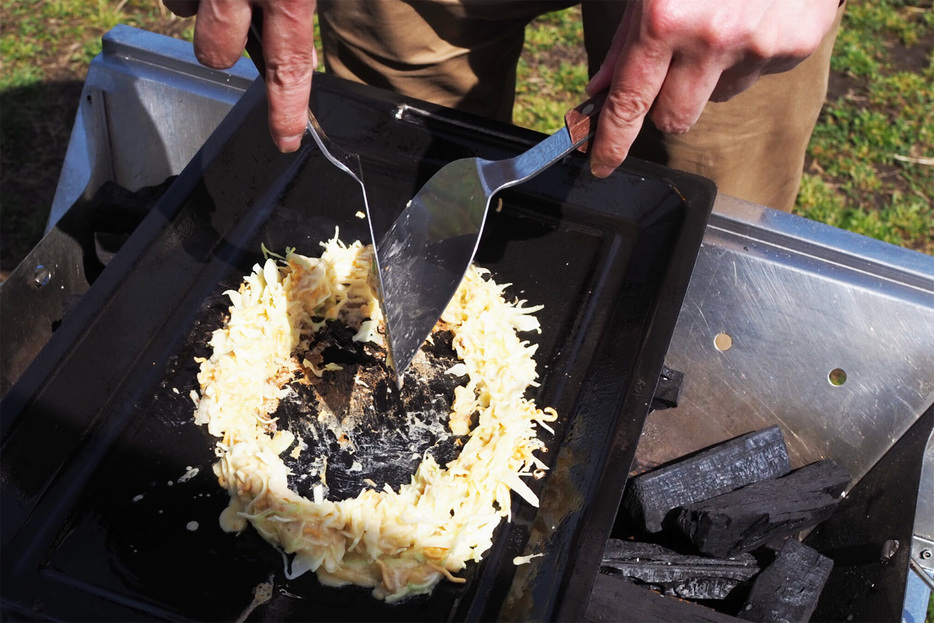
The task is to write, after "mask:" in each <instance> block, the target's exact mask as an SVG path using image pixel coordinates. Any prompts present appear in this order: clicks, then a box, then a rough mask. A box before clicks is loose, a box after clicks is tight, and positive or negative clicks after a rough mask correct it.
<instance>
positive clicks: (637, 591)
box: [584, 573, 740, 623]
mask: <svg viewBox="0 0 934 623" xmlns="http://www.w3.org/2000/svg"><path fill="white" fill-rule="evenodd" d="M584 621H586V622H587V623H620V622H621V621H638V622H639V623H667V622H669V621H670V622H672V623H731V622H732V623H737V622H738V621H740V619H737V618H734V617H731V616H730V615H728V614H722V613H720V612H717V611H716V610H711V609H710V608H707V607H705V606H701V605H698V604H695V603H692V602H690V601H682V600H681V599H677V598H675V597H666V596H665V595H659V594H658V593H653V592H652V591H650V590H648V589H647V588H642V587H641V586H636V585H635V584H632V583H631V582H629V581H627V580H624V579H623V578H615V577H613V576H609V575H606V574H603V573H598V574H597V579H596V581H595V582H594V587H593V591H592V592H591V594H590V601H589V602H588V604H587V610H586V612H585V613H584Z"/></svg>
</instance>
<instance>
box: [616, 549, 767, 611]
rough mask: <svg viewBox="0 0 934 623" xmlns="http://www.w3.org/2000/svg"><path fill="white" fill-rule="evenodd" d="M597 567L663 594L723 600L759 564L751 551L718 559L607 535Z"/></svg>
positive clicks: (756, 568) (757, 571) (747, 577)
mask: <svg viewBox="0 0 934 623" xmlns="http://www.w3.org/2000/svg"><path fill="white" fill-rule="evenodd" d="M600 571H601V572H602V573H607V574H610V575H615V576H619V577H624V578H628V579H630V580H632V581H633V582H635V583H637V584H640V585H644V586H646V587H648V588H651V589H652V590H655V591H658V592H660V593H662V594H664V595H671V596H673V597H680V598H682V599H704V600H722V599H726V598H727V597H728V596H729V594H730V593H731V592H732V591H733V590H734V589H735V588H736V587H737V586H739V585H740V584H742V583H744V582H746V581H747V580H750V579H751V578H752V577H753V576H754V575H756V574H757V573H759V571H760V567H759V564H758V562H757V561H756V559H755V558H754V557H753V556H752V555H751V554H740V555H739V556H737V557H735V558H732V559H722V560H721V559H715V558H709V557H707V556H695V555H686V554H680V553H678V552H676V551H674V550H671V549H668V548H667V547H663V546H661V545H656V544H654V543H638V542H635V541H621V540H619V539H610V540H609V541H607V545H606V549H605V550H604V552H603V560H602V561H601V565H600Z"/></svg>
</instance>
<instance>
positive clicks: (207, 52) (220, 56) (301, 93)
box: [163, 0, 318, 152]
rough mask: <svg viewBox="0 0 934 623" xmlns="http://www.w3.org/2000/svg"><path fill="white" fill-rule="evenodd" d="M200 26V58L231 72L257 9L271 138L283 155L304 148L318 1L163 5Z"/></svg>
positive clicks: (176, 0)
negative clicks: (259, 18)
mask: <svg viewBox="0 0 934 623" xmlns="http://www.w3.org/2000/svg"><path fill="white" fill-rule="evenodd" d="M163 2H164V4H165V6H166V7H168V8H169V10H171V11H172V12H173V13H175V14H176V15H179V16H181V17H191V16H192V15H196V14H197V16H198V19H197V21H196V22H195V41H194V46H195V56H196V57H197V58H198V61H200V62H201V63H202V64H203V65H207V66H208V67H212V68H214V69H227V68H229V67H232V66H233V65H234V63H236V62H237V61H238V60H239V59H240V57H241V56H242V55H243V50H244V48H245V47H246V37H247V31H248V30H249V28H250V20H251V19H252V17H253V11H254V10H257V9H259V10H262V12H263V56H264V60H265V63H266V76H265V78H266V91H267V94H268V96H269V133H270V134H271V135H272V139H273V142H274V143H275V144H276V146H277V147H278V148H279V150H280V151H282V152H293V151H295V150H297V149H298V148H299V146H300V145H301V142H302V136H303V135H304V133H305V126H306V124H307V122H308V115H307V110H308V98H309V95H310V93H311V77H312V73H313V72H314V69H315V68H316V67H317V66H318V54H317V52H316V51H315V39H314V15H315V0H200V2H199V1H198V0H163Z"/></svg>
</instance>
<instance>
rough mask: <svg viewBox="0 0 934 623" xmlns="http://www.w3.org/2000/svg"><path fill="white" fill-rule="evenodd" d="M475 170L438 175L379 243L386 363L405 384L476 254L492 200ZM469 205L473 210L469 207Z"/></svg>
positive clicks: (470, 162) (453, 168)
mask: <svg viewBox="0 0 934 623" xmlns="http://www.w3.org/2000/svg"><path fill="white" fill-rule="evenodd" d="M477 167H478V160H477V159H475V158H467V159H464V160H457V161H455V162H452V163H450V164H448V165H446V166H445V167H444V168H442V169H441V170H440V171H438V172H437V173H436V174H435V175H434V176H433V177H432V178H431V179H430V180H429V181H428V182H427V183H426V184H425V185H424V186H423V187H422V189H421V190H420V191H419V192H418V194H417V195H416V196H415V197H414V198H413V199H412V201H410V202H409V204H408V205H407V206H406V208H405V210H403V212H402V214H400V215H399V218H398V219H396V221H395V223H393V225H392V227H391V228H390V229H389V231H388V232H386V235H385V236H384V237H383V238H382V239H381V240H380V242H379V244H378V245H377V257H378V259H379V266H380V269H379V270H380V276H381V287H382V300H383V312H384V314H385V316H386V317H385V320H386V332H387V338H388V339H387V342H388V347H389V365H390V366H391V367H392V369H393V371H394V372H395V373H396V381H397V383H399V385H400V386H401V384H402V374H403V372H404V371H405V369H406V368H408V366H409V364H410V363H411V362H412V358H413V357H414V356H415V353H416V352H418V349H419V348H421V345H422V343H424V341H425V339H426V338H427V337H428V335H429V334H430V333H431V330H432V328H434V326H435V324H436V323H437V322H438V319H439V318H440V317H441V314H442V312H444V309H445V308H446V307H447V305H448V303H449V302H450V301H451V299H452V298H453V296H454V294H455V292H456V291H457V288H458V286H459V285H460V282H461V280H463V278H464V274H465V273H466V271H467V267H468V266H469V265H470V262H471V261H472V260H473V256H474V253H475V252H476V250H477V245H478V244H479V241H480V232H481V231H482V229H483V222H484V221H485V219H486V204H487V202H488V201H489V194H488V192H486V189H484V188H483V182H482V180H481V178H480V175H479V173H478V170H477ZM465 201H466V202H467V203H472V204H476V205H474V206H473V209H465V207H466V206H465Z"/></svg>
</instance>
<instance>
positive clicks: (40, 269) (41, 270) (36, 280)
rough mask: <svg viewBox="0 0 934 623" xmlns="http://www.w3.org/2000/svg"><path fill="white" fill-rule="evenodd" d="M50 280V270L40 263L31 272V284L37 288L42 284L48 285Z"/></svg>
mask: <svg viewBox="0 0 934 623" xmlns="http://www.w3.org/2000/svg"><path fill="white" fill-rule="evenodd" d="M50 281H52V271H50V270H49V269H48V268H46V267H45V266H43V265H42V264H39V265H38V266H36V270H35V271H34V272H33V274H32V283H33V285H34V286H36V287H37V288H41V287H42V286H47V285H49V282H50Z"/></svg>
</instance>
